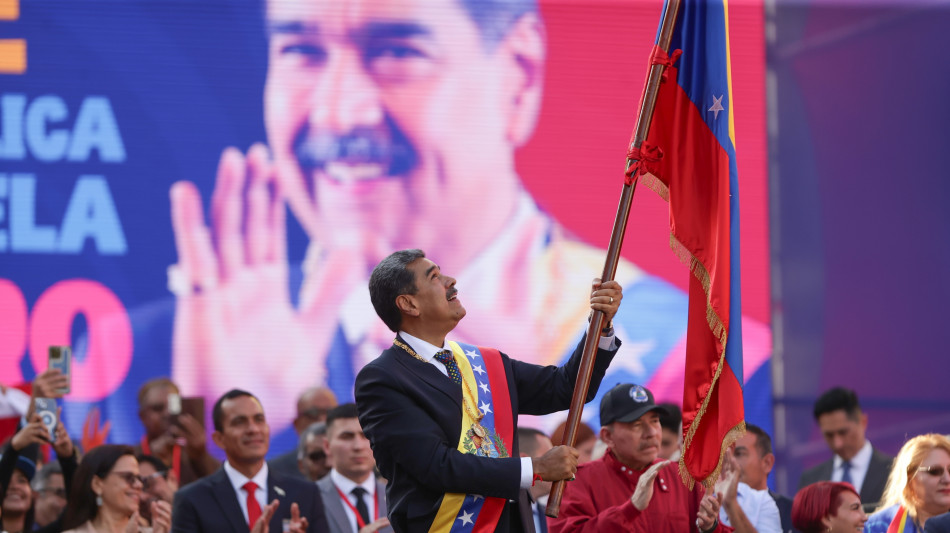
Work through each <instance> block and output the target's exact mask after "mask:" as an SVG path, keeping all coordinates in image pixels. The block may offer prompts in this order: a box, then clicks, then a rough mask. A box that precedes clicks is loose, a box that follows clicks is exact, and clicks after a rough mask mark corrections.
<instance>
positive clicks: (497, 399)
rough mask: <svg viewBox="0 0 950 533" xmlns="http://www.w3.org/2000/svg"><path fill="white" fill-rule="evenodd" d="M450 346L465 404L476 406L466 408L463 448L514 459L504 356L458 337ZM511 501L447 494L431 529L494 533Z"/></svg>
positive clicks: (441, 532)
mask: <svg viewBox="0 0 950 533" xmlns="http://www.w3.org/2000/svg"><path fill="white" fill-rule="evenodd" d="M449 347H451V348H452V355H453V356H454V357H455V362H456V363H458V366H459V372H460V373H461V374H462V380H463V385H462V395H463V399H462V403H463V405H465V404H467V405H468V406H471V409H467V408H463V409H462V433H461V435H459V444H458V450H459V451H460V452H462V453H470V454H474V455H480V456H483V457H509V456H510V455H509V452H510V450H511V446H512V444H513V442H514V422H513V420H512V416H511V397H510V396H509V393H508V378H507V376H506V374H505V367H504V363H503V362H502V359H501V354H500V353H498V350H495V349H492V348H480V347H478V346H473V345H471V344H462V343H457V342H452V341H450V342H449ZM475 406H477V409H478V411H480V412H481V414H482V415H483V416H482V418H481V420H476V419H475V418H473V416H472V413H471V412H470V411H474V409H475ZM476 416H477V414H476ZM506 503H507V500H506V499H504V498H486V497H484V496H481V495H478V494H455V493H449V494H446V495H445V496H443V497H442V505H441V506H440V507H439V512H438V513H436V515H435V520H434V521H433V522H432V527H431V528H429V531H430V532H431V533H457V532H458V533H461V532H465V533H469V532H479V533H480V532H486V533H488V532H491V531H494V530H495V526H497V525H498V519H499V518H500V517H501V512H502V510H503V509H504V506H505V504H506Z"/></svg>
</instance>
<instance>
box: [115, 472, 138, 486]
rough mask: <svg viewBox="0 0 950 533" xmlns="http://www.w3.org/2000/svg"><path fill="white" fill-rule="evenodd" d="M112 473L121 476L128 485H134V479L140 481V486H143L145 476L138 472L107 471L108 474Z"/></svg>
mask: <svg viewBox="0 0 950 533" xmlns="http://www.w3.org/2000/svg"><path fill="white" fill-rule="evenodd" d="M113 474H114V475H116V476H119V477H120V478H122V480H123V481H125V482H126V483H127V484H128V485H129V486H130V487H134V486H135V482H136V481H138V482H139V483H141V484H142V486H145V481H146V478H144V477H142V476H140V475H138V474H133V473H132V472H109V475H113Z"/></svg>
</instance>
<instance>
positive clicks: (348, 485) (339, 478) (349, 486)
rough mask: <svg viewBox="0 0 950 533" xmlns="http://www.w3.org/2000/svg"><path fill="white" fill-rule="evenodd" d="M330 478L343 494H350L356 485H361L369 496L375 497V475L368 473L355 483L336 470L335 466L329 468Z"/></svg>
mask: <svg viewBox="0 0 950 533" xmlns="http://www.w3.org/2000/svg"><path fill="white" fill-rule="evenodd" d="M330 480H331V481H333V484H334V485H336V488H338V489H340V492H342V493H343V494H350V493H352V492H353V489H355V488H356V487H363V489H364V490H366V492H367V494H369V497H370V498H376V476H375V475H374V474H370V475H369V477H367V478H366V480H365V481H363V482H362V483H357V482H355V481H353V480H352V479H350V478H348V477H346V476H344V475H343V474H341V473H339V472H337V471H336V468H334V469H331V470H330Z"/></svg>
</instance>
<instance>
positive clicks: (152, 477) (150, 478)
mask: <svg viewBox="0 0 950 533" xmlns="http://www.w3.org/2000/svg"><path fill="white" fill-rule="evenodd" d="M139 477H141V478H142V484H143V485H145V487H146V488H148V487H149V486H150V485H152V484H153V483H155V481H157V480H158V478H162V479H165V480H167V479H168V470H159V471H158V472H152V473H151V474H149V475H147V476H139Z"/></svg>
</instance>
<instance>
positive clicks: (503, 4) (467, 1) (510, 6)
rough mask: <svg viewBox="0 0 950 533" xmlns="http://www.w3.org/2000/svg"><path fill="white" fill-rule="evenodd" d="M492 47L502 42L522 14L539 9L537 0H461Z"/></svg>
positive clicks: (482, 35) (483, 38)
mask: <svg viewBox="0 0 950 533" xmlns="http://www.w3.org/2000/svg"><path fill="white" fill-rule="evenodd" d="M459 3H460V4H461V5H462V7H463V8H464V9H465V11H466V12H467V13H468V16H469V17H470V18H471V19H472V22H474V23H475V26H477V27H478V32H479V34H481V37H482V42H483V43H485V45H487V47H489V48H491V47H493V46H494V45H496V44H498V43H499V42H501V40H502V39H503V38H504V37H505V35H507V34H508V31H509V30H510V29H511V27H512V26H513V25H514V24H515V22H517V21H518V19H520V18H521V17H522V16H524V15H526V14H528V13H536V12H537V11H538V2H537V0H459Z"/></svg>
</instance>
